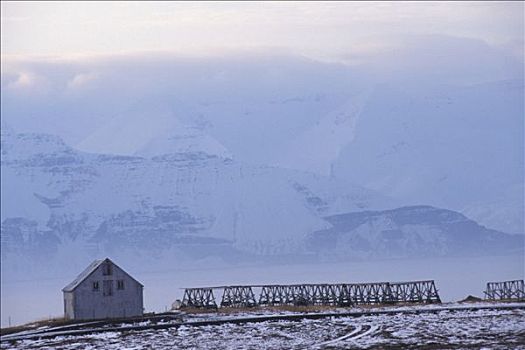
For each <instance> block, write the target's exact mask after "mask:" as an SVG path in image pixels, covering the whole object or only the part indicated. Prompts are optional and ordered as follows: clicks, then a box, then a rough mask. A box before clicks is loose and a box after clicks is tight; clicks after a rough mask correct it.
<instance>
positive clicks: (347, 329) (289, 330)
mask: <svg viewBox="0 0 525 350" xmlns="http://www.w3.org/2000/svg"><path fill="white" fill-rule="evenodd" d="M316 348H317V349H525V310H523V309H515V310H477V311H467V310H454V311H451V310H443V311H439V312H437V313H431V314H428V313H424V314H401V313H399V314H394V315H378V316H362V317H342V318H323V319H317V320H308V319H303V320H300V321H282V320H281V321H267V322H260V323H246V324H231V323H226V324H221V325H212V326H201V327H190V326H181V327H178V328H171V329H166V330H145V331H129V332H107V333H101V334H92V335H84V336H67V337H56V338H52V339H41V340H22V341H18V342H15V343H7V342H4V343H3V344H2V349H136V350H138V349H316Z"/></svg>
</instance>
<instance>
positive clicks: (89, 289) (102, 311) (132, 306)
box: [72, 263, 143, 319]
mask: <svg viewBox="0 0 525 350" xmlns="http://www.w3.org/2000/svg"><path fill="white" fill-rule="evenodd" d="M104 264H106V263H103V264H102V265H101V266H99V267H98V268H97V269H96V270H95V271H93V273H91V275H89V276H88V277H87V278H86V279H85V280H84V281H83V282H82V283H80V285H78V286H77V287H76V288H75V290H74V291H73V292H72V293H73V294H74V299H73V304H74V315H73V316H74V317H73V318H74V319H97V318H114V317H129V316H140V315H142V313H143V299H142V286H141V285H140V284H139V283H138V282H136V281H135V280H133V279H132V278H131V277H129V276H128V275H127V274H126V273H125V272H124V271H122V270H121V269H119V268H118V267H117V266H115V265H114V264H112V274H111V275H109V276H105V275H104V274H103V266H104ZM118 280H122V281H124V289H122V290H119V289H118V288H117V281H118ZM104 281H112V282H108V283H111V284H112V294H111V295H104V290H105V288H104ZM93 282H98V285H99V287H98V290H97V291H95V290H93Z"/></svg>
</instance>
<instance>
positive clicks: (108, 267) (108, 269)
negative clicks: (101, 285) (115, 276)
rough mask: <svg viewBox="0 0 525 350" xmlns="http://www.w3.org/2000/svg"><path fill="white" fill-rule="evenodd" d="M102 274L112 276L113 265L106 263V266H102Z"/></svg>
mask: <svg viewBox="0 0 525 350" xmlns="http://www.w3.org/2000/svg"><path fill="white" fill-rule="evenodd" d="M102 274H103V275H104V276H111V264H110V263H105V264H104V265H102Z"/></svg>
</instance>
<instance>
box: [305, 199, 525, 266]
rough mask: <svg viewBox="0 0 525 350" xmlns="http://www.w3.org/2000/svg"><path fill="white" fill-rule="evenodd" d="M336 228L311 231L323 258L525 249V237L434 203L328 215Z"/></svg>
mask: <svg viewBox="0 0 525 350" xmlns="http://www.w3.org/2000/svg"><path fill="white" fill-rule="evenodd" d="M326 220H327V221H328V222H330V224H331V225H332V227H331V228H330V229H328V230H320V231H317V232H314V233H312V234H310V235H309V238H308V241H309V247H310V248H311V249H312V250H314V251H316V252H317V254H318V255H319V256H320V257H321V258H322V259H344V258H346V259H349V258H354V259H355V258H405V257H407V256H409V257H430V256H433V257H436V256H475V255H480V254H484V253H492V254H508V253H523V250H524V248H525V247H524V244H525V239H524V238H525V237H524V236H523V235H509V234H504V233H502V232H499V231H495V230H490V229H487V228H486V227H484V226H480V225H479V224H478V223H476V222H475V221H473V220H470V219H468V218H467V217H465V216H464V215H462V214H460V213H458V212H454V211H451V210H446V209H439V208H434V207H431V206H411V207H402V208H396V209H393V210H383V211H362V212H357V213H347V214H339V215H332V216H328V217H326Z"/></svg>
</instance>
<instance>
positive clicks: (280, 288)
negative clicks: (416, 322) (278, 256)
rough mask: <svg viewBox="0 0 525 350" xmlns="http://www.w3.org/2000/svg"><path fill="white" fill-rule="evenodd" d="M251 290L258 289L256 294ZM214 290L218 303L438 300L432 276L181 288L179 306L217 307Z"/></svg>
mask: <svg viewBox="0 0 525 350" xmlns="http://www.w3.org/2000/svg"><path fill="white" fill-rule="evenodd" d="M254 289H255V290H260V293H259V297H258V298H257V297H256V296H255V293H254ZM214 290H217V291H220V290H222V299H221V302H220V305H219V306H220V307H222V308H246V307H248V308H249V307H255V306H279V305H291V306H310V305H327V306H346V307H349V306H355V305H371V304H397V303H429V304H430V303H441V299H440V298H439V294H438V291H437V288H436V285H435V284H434V281H433V280H428V281H412V282H380V283H339V284H292V285H276V284H272V285H251V286H220V287H204V288H185V291H184V297H183V300H182V305H181V307H183V308H184V307H186V308H207V309H216V308H217V307H218V305H217V302H216V299H215V296H214V294H213V292H214Z"/></svg>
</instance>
